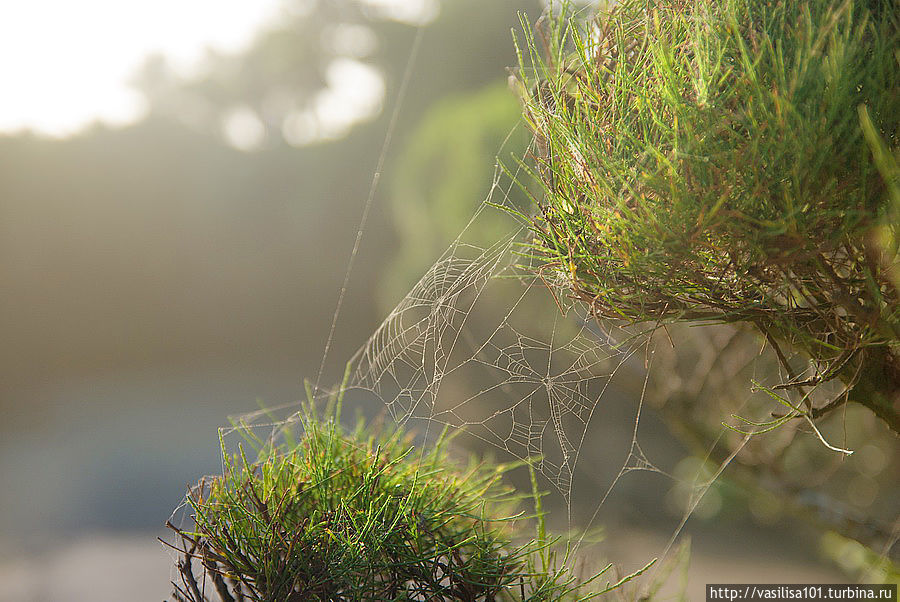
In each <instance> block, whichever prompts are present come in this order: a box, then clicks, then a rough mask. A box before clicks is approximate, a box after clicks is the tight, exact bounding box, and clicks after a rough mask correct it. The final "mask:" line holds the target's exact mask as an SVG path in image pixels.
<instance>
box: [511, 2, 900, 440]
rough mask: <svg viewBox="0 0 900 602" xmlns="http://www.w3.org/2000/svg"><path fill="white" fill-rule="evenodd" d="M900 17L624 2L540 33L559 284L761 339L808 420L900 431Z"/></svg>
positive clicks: (549, 209) (551, 22)
mask: <svg viewBox="0 0 900 602" xmlns="http://www.w3.org/2000/svg"><path fill="white" fill-rule="evenodd" d="M898 8H900V7H898V5H897V2H896V1H895V0H885V1H883V2H866V1H861V0H859V1H851V0H823V1H821V2H785V1H770V2H759V1H756V0H690V1H689V0H653V1H651V0H623V1H621V2H618V3H615V4H614V5H613V8H610V9H608V10H606V11H601V12H600V14H599V15H598V16H597V17H596V18H592V19H587V20H585V19H581V20H579V19H578V18H571V15H568V14H566V13H562V14H561V15H560V16H559V17H551V18H548V19H546V20H545V21H544V23H543V24H542V25H541V26H539V27H537V28H536V29H535V30H534V31H532V30H528V29H526V38H527V40H526V41H527V46H524V47H523V48H524V50H523V51H522V52H520V57H521V72H522V76H521V82H522V83H521V84H520V87H521V92H522V97H523V98H524V100H525V113H526V116H527V118H528V121H529V122H530V124H531V127H532V129H533V130H534V132H535V134H536V140H537V144H536V145H535V146H536V151H535V163H536V168H535V169H534V170H533V175H534V176H535V178H536V179H538V180H539V181H540V182H541V183H542V184H543V187H544V197H543V198H541V199H537V202H538V204H539V205H540V207H541V215H540V216H539V217H538V218H537V219H536V220H535V221H534V227H535V232H536V234H537V236H536V241H535V254H536V255H537V256H538V257H540V258H541V259H542V260H543V268H542V269H544V270H547V271H551V270H552V271H553V272H555V273H556V274H557V275H558V276H559V278H560V279H562V280H563V282H564V284H565V285H567V286H568V287H569V288H570V289H571V291H572V293H573V294H574V295H575V296H577V297H578V298H580V299H582V300H583V301H584V302H585V303H586V304H588V305H589V306H590V307H591V308H592V310H593V311H594V312H595V313H596V314H597V315H598V316H603V317H609V318H616V319H623V320H625V321H629V322H641V321H649V322H653V323H660V322H665V321H669V320H685V321H706V322H742V323H749V324H751V325H753V326H754V327H755V328H757V329H758V330H759V331H760V332H761V333H763V335H764V337H765V338H766V340H767V341H768V342H769V343H770V344H771V345H772V347H773V348H774V349H775V351H776V353H777V354H778V356H779V358H780V359H781V360H782V364H783V368H784V369H785V371H786V372H787V374H788V378H787V379H786V380H787V381H788V382H785V383H782V387H783V388H787V389H792V390H794V391H798V392H799V395H798V397H797V401H796V402H788V405H791V407H792V408H793V409H792V410H791V411H789V414H790V415H793V416H796V415H801V414H802V415H805V416H806V417H808V418H810V419H814V418H817V417H819V416H821V415H823V414H825V413H827V412H829V411H831V410H833V409H835V408H836V407H839V406H840V405H841V404H842V403H844V402H845V401H846V400H847V399H849V400H851V401H855V402H858V403H860V404H863V405H865V406H866V407H867V408H869V409H870V410H871V411H872V412H874V413H875V414H876V415H878V416H879V417H880V418H881V419H882V420H884V421H885V422H886V423H887V424H888V425H889V426H890V428H891V429H893V430H894V431H895V432H900V412H898V403H900V355H898V341H900V304H898V283H900V280H898V278H897V273H898V272H897V244H898V236H897V234H898V232H897V228H898V219H897V218H898V216H900V181H898V177H900V175H898V174H900V171H898V168H897V156H898V150H897V136H898V120H900V102H898V100H900V97H898V90H900V87H898V84H900V65H898V57H900V55H898V52H897V48H898V41H900V33H898V32H900V27H898V24H900V10H898ZM784 348H794V349H797V350H800V351H802V352H803V353H804V354H805V355H806V356H808V357H809V358H810V359H811V360H812V363H811V366H810V368H809V370H807V371H806V372H805V373H804V372H803V371H802V370H797V369H796V366H792V365H791V364H790V363H789V362H788V361H787V360H786V359H785V358H786V356H787V355H788V353H786V352H785V351H786V349H784ZM831 379H840V380H841V381H843V383H844V384H845V385H846V389H845V390H844V391H843V392H842V393H841V394H839V395H837V397H835V398H833V399H831V400H830V401H828V402H827V403H822V404H821V405H819V407H813V404H812V403H810V401H809V398H808V397H807V395H806V393H804V391H805V390H806V389H804V387H809V386H813V385H816V384H818V383H821V382H824V381H828V380H831ZM781 401H786V400H785V399H781Z"/></svg>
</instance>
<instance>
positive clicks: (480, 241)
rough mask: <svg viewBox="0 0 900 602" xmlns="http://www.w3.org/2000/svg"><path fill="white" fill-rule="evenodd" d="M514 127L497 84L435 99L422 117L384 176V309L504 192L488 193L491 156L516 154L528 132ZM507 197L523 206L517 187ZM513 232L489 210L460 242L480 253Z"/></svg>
mask: <svg viewBox="0 0 900 602" xmlns="http://www.w3.org/2000/svg"><path fill="white" fill-rule="evenodd" d="M520 121H521V107H520V104H519V102H518V100H517V99H516V97H515V95H514V94H513V93H512V92H510V90H509V89H508V88H507V86H506V85H505V84H504V83H500V82H498V83H496V84H492V85H490V86H487V87H485V88H482V89H480V90H477V91H475V92H472V93H467V94H457V95H454V96H450V97H448V98H445V99H442V100H441V101H440V102H438V103H436V104H435V105H434V106H432V107H431V108H429V109H428V111H427V112H426V113H425V115H424V116H423V118H422V120H421V121H420V122H419V123H418V125H417V126H416V128H415V129H414V130H413V132H412V133H411V135H410V137H409V140H408V142H407V143H406V145H405V146H404V148H403V151H402V153H401V154H400V155H399V157H398V158H397V161H396V164H395V167H394V171H393V174H392V177H391V186H390V203H391V207H392V209H393V216H394V224H395V227H396V228H397V231H398V235H399V237H400V245H399V248H398V250H397V254H396V257H395V259H394V263H393V265H392V266H391V268H390V270H389V271H388V274H387V278H385V280H384V282H383V284H382V287H381V288H382V290H381V298H382V306H383V307H384V308H385V309H391V308H393V307H394V305H396V302H397V299H398V298H399V297H400V296H402V295H403V294H405V293H406V292H407V291H408V290H409V289H410V288H411V287H412V285H413V284H414V283H415V282H416V280H418V279H419V277H420V276H422V274H424V273H425V271H426V270H427V269H428V268H429V267H430V266H431V264H432V263H433V262H434V261H435V260H436V259H437V258H438V257H439V256H440V254H441V253H443V252H444V250H445V249H446V248H447V245H448V244H450V243H451V242H452V241H453V240H455V239H456V238H457V237H458V236H460V235H461V233H462V231H463V228H465V227H466V226H467V225H468V224H469V221H470V220H471V219H472V216H473V215H474V214H475V212H476V210H477V209H478V208H479V206H480V205H481V204H482V202H483V201H484V200H485V199H486V198H487V197H488V195H489V194H498V195H500V196H502V195H504V194H505V191H506V190H508V186H507V187H505V188H504V187H502V186H500V188H499V190H498V191H496V192H494V190H493V186H492V184H493V183H494V176H495V169H494V165H495V163H496V158H497V156H498V153H500V154H501V155H502V156H508V155H512V156H521V155H522V154H523V152H524V149H525V147H526V146H527V145H528V142H529V140H530V138H531V134H530V133H529V132H528V131H527V129H526V128H525V127H523V126H522V124H521V123H520ZM499 184H500V183H499V182H498V185H499ZM511 195H512V196H513V197H514V198H516V197H519V199H518V203H516V201H515V200H513V203H514V204H518V205H519V206H522V205H523V204H524V203H523V201H522V199H521V196H522V195H521V194H520V192H519V190H518V189H514V190H513V191H511ZM493 200H494V201H495V202H497V201H499V199H498V198H494V199H493ZM515 227H516V225H515V223H514V222H513V221H512V220H511V219H510V218H509V216H508V215H506V214H504V213H502V212H500V211H498V210H496V209H493V208H489V209H488V210H487V211H486V213H485V214H482V215H481V216H479V219H478V220H476V221H474V222H473V223H472V224H471V226H470V227H469V228H468V229H467V230H466V232H465V240H466V241H467V242H470V243H472V244H476V245H481V246H485V247H487V246H490V245H492V244H494V243H495V242H497V240H499V239H500V238H501V237H502V236H503V235H505V234H508V233H510V232H512V231H513V230H514V229H515Z"/></svg>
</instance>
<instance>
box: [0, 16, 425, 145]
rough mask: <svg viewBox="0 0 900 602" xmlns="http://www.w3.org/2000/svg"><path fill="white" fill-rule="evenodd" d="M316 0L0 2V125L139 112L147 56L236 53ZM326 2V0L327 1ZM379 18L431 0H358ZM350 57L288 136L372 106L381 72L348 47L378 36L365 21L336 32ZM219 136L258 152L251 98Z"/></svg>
mask: <svg viewBox="0 0 900 602" xmlns="http://www.w3.org/2000/svg"><path fill="white" fill-rule="evenodd" d="M316 1H317V0H291V1H290V2H284V1H283V0H77V1H75V0H0V82H2V83H0V86H2V87H0V134H3V133H8V132H18V131H22V130H32V131H34V132H38V133H40V134H43V135H48V136H55V137H64V136H67V135H70V134H73V133H76V132H78V131H79V130H81V129H83V128H84V127H85V126H87V125H89V124H90V123H92V122H94V121H102V122H104V123H107V124H109V125H124V124H128V123H132V122H134V121H136V120H138V119H140V118H141V116H142V115H143V114H144V112H145V110H146V107H145V106H144V101H143V98H142V97H141V95H140V94H139V93H137V92H136V91H135V90H133V89H132V88H131V86H130V83H129V82H130V80H131V78H132V77H133V76H134V75H135V73H136V72H137V70H138V69H139V68H140V66H141V64H142V63H143V62H144V61H145V59H146V58H147V57H148V55H151V54H155V53H158V54H163V55H164V56H165V57H166V58H167V59H168V63H169V64H170V65H171V66H172V67H174V68H175V69H176V70H178V71H179V72H181V73H183V74H190V73H191V71H192V70H194V69H196V68H197V67H199V66H200V64H201V62H202V59H203V57H204V56H205V54H206V50H207V48H214V49H216V50H217V51H220V52H223V53H234V52H239V51H241V50H242V49H244V48H246V47H247V46H249V45H250V43H251V42H252V41H253V36H254V34H255V33H256V31H258V30H259V29H260V28H261V27H262V26H265V25H266V24H267V23H269V22H272V21H274V20H276V19H277V18H278V17H279V16H280V15H281V14H282V12H281V11H285V10H288V8H287V7H290V10H291V11H293V12H298V13H304V12H306V11H309V10H311V9H312V8H313V7H314V5H315V2H316ZM325 1H328V0H325ZM362 1H363V2H365V3H366V4H369V5H370V7H371V8H372V9H373V10H374V11H376V12H378V13H380V14H382V15H383V16H384V17H386V18H390V19H395V20H398V21H404V22H407V23H410V24H415V23H426V22H428V21H430V20H431V19H433V18H434V17H435V16H436V15H437V12H438V0H362ZM334 34H335V40H334V42H335V43H336V44H337V45H338V46H340V47H342V48H344V50H343V51H341V52H342V53H344V54H346V55H347V58H346V59H343V58H342V59H337V60H335V61H334V62H333V63H332V65H330V66H329V68H328V73H327V78H328V88H326V89H325V90H324V91H323V92H322V93H321V94H320V95H319V96H318V97H317V98H316V102H315V106H314V107H313V109H312V110H311V111H307V112H305V113H297V114H293V115H291V116H289V118H288V120H287V121H286V122H285V124H284V126H283V128H282V129H283V131H282V133H283V135H284V137H285V139H287V140H288V142H290V143H291V144H295V145H298V146H299V145H303V144H308V143H311V142H314V141H316V140H322V139H329V138H337V137H340V136H342V135H343V134H344V133H346V132H347V130H349V128H350V127H351V126H352V125H353V124H354V123H355V122H357V121H361V120H364V119H368V118H371V117H372V116H374V115H376V114H378V112H379V111H380V109H381V102H382V100H383V97H384V82H383V81H382V79H381V76H380V74H379V73H378V72H377V71H376V70H375V69H374V68H372V67H370V66H368V65H366V64H365V63H362V62H360V61H357V60H352V59H353V56H354V55H356V56H360V57H362V56H364V55H365V54H368V50H366V48H369V49H371V47H372V46H373V45H374V44H375V43H376V42H375V41H374V39H370V38H373V34H372V33H371V31H369V30H368V28H366V27H364V26H348V27H345V28H343V29H341V30H336V31H335V32H334ZM223 134H224V136H225V139H226V141H227V142H229V143H230V144H231V145H232V146H234V147H236V148H241V149H243V150H253V149H254V148H257V147H258V146H259V145H260V144H261V143H262V141H263V139H264V138H265V136H266V131H265V127H264V125H263V124H262V122H261V121H260V120H259V117H258V116H257V115H256V114H255V113H253V112H252V111H251V110H250V109H249V108H247V107H235V108H234V110H233V111H232V112H231V113H230V115H228V116H226V119H225V123H224V124H223Z"/></svg>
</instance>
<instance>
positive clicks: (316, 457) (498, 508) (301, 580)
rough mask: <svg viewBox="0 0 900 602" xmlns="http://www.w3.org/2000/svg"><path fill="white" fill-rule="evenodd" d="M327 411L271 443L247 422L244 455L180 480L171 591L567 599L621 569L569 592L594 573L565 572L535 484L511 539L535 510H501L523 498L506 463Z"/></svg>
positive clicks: (199, 601)
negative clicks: (187, 486) (528, 534)
mask: <svg viewBox="0 0 900 602" xmlns="http://www.w3.org/2000/svg"><path fill="white" fill-rule="evenodd" d="M339 417H340V406H339V405H338V406H337V408H336V409H335V408H334V406H332V409H331V411H327V412H326V413H325V414H324V417H323V416H320V415H319V413H317V412H316V410H315V409H314V407H313V406H312V405H309V406H307V408H306V410H305V411H304V412H303V413H302V418H301V420H300V424H301V426H302V435H301V437H300V438H299V439H297V440H294V439H293V438H292V436H291V432H290V430H285V432H284V433H283V436H284V439H283V442H282V443H278V444H276V443H273V442H271V441H268V442H265V441H262V440H259V439H255V438H253V437H252V436H251V435H250V434H249V431H247V441H248V442H252V443H254V444H255V445H254V447H255V448H256V455H257V457H256V458H255V460H253V461H250V460H248V458H247V457H246V455H245V453H244V451H243V448H242V449H241V452H240V453H239V454H237V455H232V456H229V455H225V467H224V473H223V475H222V476H220V477H215V478H209V479H204V480H202V481H201V482H200V483H199V484H198V485H197V486H195V487H194V488H192V489H191V491H190V492H189V494H188V497H187V504H188V505H189V507H190V510H191V512H192V519H193V522H194V523H195V525H194V526H193V527H192V528H178V527H175V526H173V525H171V524H170V525H169V526H170V528H172V529H173V530H174V531H175V532H176V533H177V536H178V538H179V542H178V543H177V544H176V546H175V547H176V549H177V550H178V553H179V560H178V570H179V575H180V583H174V587H175V591H174V593H173V596H174V598H175V599H176V600H182V601H183V600H190V601H191V602H203V601H207V600H213V599H215V600H220V601H222V602H227V601H232V600H260V601H271V602H276V601H278V602H283V601H294V600H296V601H299V600H322V601H324V600H329V601H330V600H348V601H349V600H372V601H374V600H469V601H476V600H483V601H490V600H498V601H499V600H533V601H538V600H575V599H588V598H592V597H594V596H596V595H599V593H602V592H605V591H610V590H611V589H614V588H615V587H617V586H618V585H621V584H622V583H624V582H625V581H628V580H629V579H630V578H631V577H633V576H634V575H631V576H629V577H626V578H625V579H623V580H620V581H619V582H617V583H616V584H609V583H607V584H606V585H605V587H601V588H599V591H595V592H593V593H590V592H589V593H585V594H579V592H583V591H584V590H585V588H586V587H587V586H588V584H589V583H590V582H591V581H593V580H595V579H597V578H598V577H599V576H600V575H602V574H603V573H600V575H596V576H595V577H594V578H593V579H588V580H586V581H583V582H581V583H577V582H576V579H575V575H574V574H573V573H572V572H571V571H570V569H569V568H567V566H566V564H565V562H564V560H565V558H560V557H557V552H555V551H553V550H552V549H551V547H552V545H551V544H553V542H552V541H551V540H550V539H549V538H548V536H547V535H546V533H545V531H544V527H543V517H542V513H541V508H540V495H539V494H538V493H537V491H536V489H535V491H534V493H533V495H532V496H531V497H532V499H533V500H534V502H535V503H536V509H537V524H538V535H537V537H536V538H533V539H531V540H530V541H527V542H525V543H522V544H515V543H513V537H514V536H516V528H517V527H520V526H521V525H522V524H524V523H529V521H530V519H533V518H535V516H534V515H531V516H526V515H524V514H522V513H514V508H515V507H516V506H517V505H518V504H519V502H520V501H521V500H522V496H520V495H517V494H515V492H514V491H513V490H512V489H510V488H509V487H508V486H505V485H503V484H502V483H501V478H502V475H503V473H504V472H505V471H507V470H508V469H509V468H511V466H510V465H494V464H490V463H475V462H470V464H469V466H468V467H467V468H465V469H461V468H459V467H458V466H457V463H456V462H454V461H453V460H452V459H451V458H450V456H449V454H448V447H447V446H448V444H449V442H450V439H451V437H449V436H447V435H446V433H445V434H444V435H442V436H441V437H440V439H439V441H438V442H437V444H436V445H433V446H431V447H430V448H429V449H428V451H424V452H423V451H420V450H417V449H416V448H415V447H414V446H413V443H412V438H411V436H410V435H408V434H405V433H404V431H403V430H402V429H399V428H387V427H383V426H382V427H378V426H374V427H373V426H367V425H366V424H365V422H364V421H362V420H360V421H359V422H358V424H357V426H356V428H355V429H354V430H346V429H345V428H343V427H342V426H341V425H340V421H339ZM286 429H287V427H286ZM223 454H224V445H223ZM532 482H533V484H534V475H533V473H532ZM535 487H536V485H535ZM194 561H197V562H198V564H199V565H200V568H199V570H197V569H195V567H194ZM609 568H610V567H607V568H606V569H604V572H605V571H607V570H608V569H609ZM204 586H206V588H205V587H204ZM213 590H214V591H213Z"/></svg>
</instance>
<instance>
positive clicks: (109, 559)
mask: <svg viewBox="0 0 900 602" xmlns="http://www.w3.org/2000/svg"><path fill="white" fill-rule="evenodd" d="M156 535H157V534H153V533H135V534H130V535H102V534H97V535H92V536H87V537H80V538H77V539H72V540H69V541H65V542H60V543H58V544H57V545H56V546H55V547H54V548H53V549H52V550H48V551H44V552H40V553H32V554H28V553H23V552H20V551H17V550H15V549H12V548H10V547H6V548H4V549H3V550H2V557H0V584H2V586H0V602H123V601H134V602H143V601H147V602H150V601H153V602H159V601H161V600H165V599H167V596H168V594H169V592H170V587H169V586H168V583H169V579H170V570H171V567H172V563H171V560H170V557H169V555H168V553H167V552H166V550H165V549H164V548H163V546H162V544H160V543H159V542H157V541H156ZM616 540H617V541H616V543H615V544H613V543H612V542H610V545H609V546H608V547H606V549H605V550H604V554H605V555H609V556H610V557H612V558H614V559H615V561H616V564H617V565H620V566H621V568H622V569H623V570H625V571H632V570H634V569H636V568H638V567H640V566H643V565H644V564H646V562H647V561H648V559H649V558H652V557H653V556H654V555H657V554H658V553H659V552H660V550H661V549H663V548H664V547H665V540H664V539H663V538H661V537H660V536H658V535H655V534H651V533H640V532H634V533H631V534H630V535H629V536H628V537H619V538H616ZM690 562H691V564H690V570H689V573H688V585H687V598H686V599H687V600H703V599H704V585H705V584H706V583H729V582H731V583H748V582H749V583H754V582H755V583H760V582H773V583H779V582H780V583H834V582H840V581H841V580H842V579H841V577H840V575H839V574H838V573H837V571H834V570H829V569H828V568H827V567H826V566H816V565H813V564H808V563H799V562H797V563H791V562H785V561H784V559H783V558H773V557H771V556H770V555H766V554H765V553H762V552H760V551H759V550H754V551H753V552H752V553H748V551H747V550H743V553H742V545H741V542H739V541H734V542H723V543H722V545H721V546H719V547H718V548H716V549H708V546H707V549H703V548H702V547H700V546H697V545H695V546H694V550H693V553H692V555H691V561H690ZM678 581H679V576H678V575H673V576H672V577H671V578H670V579H669V581H668V582H667V585H666V586H665V587H664V588H663V589H662V591H661V593H660V595H659V596H658V597H657V598H656V599H660V600H671V599H676V594H677V592H678V591H680V589H681V588H680V586H679V583H678Z"/></svg>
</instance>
